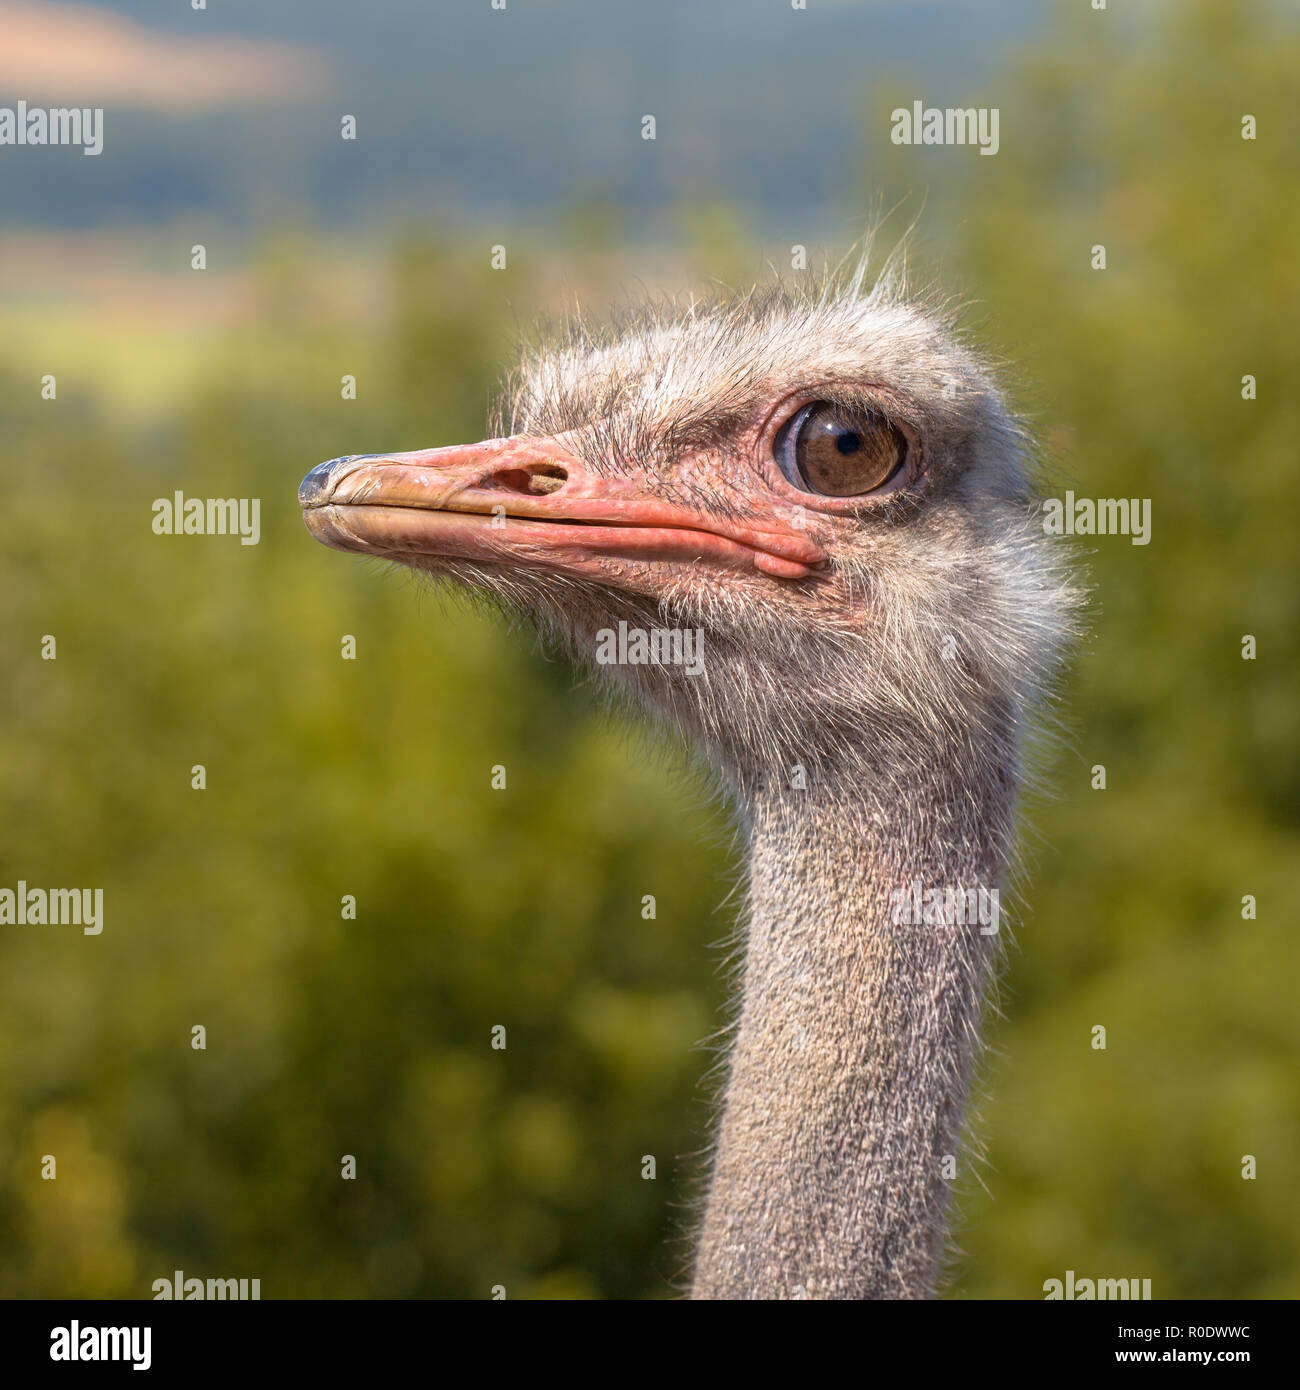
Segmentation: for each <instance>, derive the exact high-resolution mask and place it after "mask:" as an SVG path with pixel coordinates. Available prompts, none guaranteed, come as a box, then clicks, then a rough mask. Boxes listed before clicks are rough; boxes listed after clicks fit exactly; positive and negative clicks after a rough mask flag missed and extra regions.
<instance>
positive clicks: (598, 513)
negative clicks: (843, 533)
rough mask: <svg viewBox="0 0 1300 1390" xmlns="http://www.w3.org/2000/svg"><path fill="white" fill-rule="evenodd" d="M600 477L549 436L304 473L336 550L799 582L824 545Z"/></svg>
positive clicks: (321, 531)
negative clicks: (624, 564) (676, 567)
mask: <svg viewBox="0 0 1300 1390" xmlns="http://www.w3.org/2000/svg"><path fill="white" fill-rule="evenodd" d="M645 481H646V480H645V479H644V478H643V477H638V475H636V474H631V475H629V474H626V473H625V474H620V475H619V476H618V477H615V478H608V477H597V476H595V475H594V474H592V473H590V472H588V471H587V470H586V469H585V468H584V466H583V465H582V463H581V462H579V460H578V459H576V458H574V457H573V455H572V454H570V453H567V452H566V451H565V450H564V449H562V448H561V447H560V446H559V445H558V444H557V443H556V442H555V441H554V440H551V439H538V438H529V437H526V436H522V435H517V436H515V437H513V438H510V439H487V440H484V441H483V442H482V443H479V444H463V445H455V446H453V447H451V448H447V449H422V450H417V451H415V452H413V453H405V454H362V455H354V456H352V457H348V458H339V459H331V460H330V461H329V462H328V463H322V464H320V465H319V466H318V467H316V468H313V469H312V471H311V472H310V473H308V474H307V476H306V477H305V478H304V479H303V480H302V486H301V487H300V488H299V490H298V502H299V504H300V505H301V507H302V509H303V521H304V522H305V523H306V526H307V529H308V530H309V531H310V532H311V533H312V535H313V536H315V537H316V539H317V540H319V541H321V542H322V543H323V544H325V545H328V546H332V547H334V548H335V549H336V550H349V551H355V552H359V553H361V554H365V555H379V556H384V557H386V558H388V559H393V560H405V561H407V562H408V563H410V562H412V561H416V560H417V559H418V557H419V556H421V555H428V556H437V557H440V558H443V559H464V560H481V561H489V562H495V563H497V564H501V563H506V564H509V565H511V566H513V567H520V566H523V567H531V568H540V569H545V570H549V571H551V572H558V573H566V574H572V575H584V574H585V575H598V574H601V573H604V572H607V570H608V562H609V561H611V560H614V561H618V560H633V561H635V560H643V561H661V562H663V561H668V562H676V563H679V564H686V565H690V564H696V563H699V564H703V565H708V566H714V567H719V568H726V569H739V570H750V571H753V570H758V571H761V572H762V573H763V574H767V575H773V576H775V577H777V578H779V579H804V578H807V577H808V576H809V575H811V574H812V572H813V569H814V568H815V567H816V566H818V565H820V564H821V563H822V561H824V560H825V558H826V557H825V554H824V552H823V551H822V550H821V548H820V547H819V546H818V545H817V544H816V543H815V542H814V541H813V540H812V539H811V538H810V537H809V536H807V535H806V534H805V533H804V532H802V531H800V530H798V529H797V528H796V527H794V526H793V525H791V524H790V523H789V522H788V521H786V520H784V519H783V518H782V517H781V516H780V515H779V514H778V511H777V509H776V507H775V506H773V507H772V509H771V512H770V514H769V515H765V516H763V517H760V518H758V519H751V520H747V521H745V522H738V521H731V520H727V519H725V518H721V517H716V516H709V515H707V514H704V513H702V512H697V511H694V510H692V509H690V508H688V507H682V506H678V505H676V504H673V503H669V502H664V501H660V500H658V499H657V498H654V497H652V496H650V495H649V490H648V488H647V487H646V485H645Z"/></svg>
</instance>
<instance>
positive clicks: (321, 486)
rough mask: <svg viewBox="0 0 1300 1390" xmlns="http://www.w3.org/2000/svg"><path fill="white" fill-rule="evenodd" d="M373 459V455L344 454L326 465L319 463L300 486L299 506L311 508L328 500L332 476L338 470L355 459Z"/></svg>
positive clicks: (331, 487)
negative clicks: (325, 499)
mask: <svg viewBox="0 0 1300 1390" xmlns="http://www.w3.org/2000/svg"><path fill="white" fill-rule="evenodd" d="M373 457H374V455H373V454H344V455H343V456H342V457H341V458H336V459H327V460H326V461H325V462H324V463H318V464H317V465H316V467H315V468H313V469H312V470H311V472H310V473H308V474H307V476H306V477H305V478H304V479H303V480H302V482H301V483H300V484H299V485H298V505H299V506H300V507H310V506H312V505H313V504H314V503H317V502H320V501H322V500H323V499H324V498H326V497H327V496H328V495H329V494H330V492H331V491H332V490H333V487H334V481H333V476H332V475H333V473H334V470H335V469H336V468H341V467H342V466H343V465H344V464H345V463H351V462H352V461H353V460H354V459H359V458H373Z"/></svg>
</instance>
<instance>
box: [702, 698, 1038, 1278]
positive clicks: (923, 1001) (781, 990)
mask: <svg viewBox="0 0 1300 1390" xmlns="http://www.w3.org/2000/svg"><path fill="white" fill-rule="evenodd" d="M985 727H986V729H987V725H986V726H985ZM889 765H890V764H889V761H888V750H884V752H883V756H882V758H881V761H880V762H879V763H878V764H877V766H875V767H871V766H869V765H863V766H861V767H858V768H856V769H855V770H854V772H853V774H852V775H847V776H846V775H845V774H844V771H843V769H840V770H839V771H838V772H837V773H836V774H835V775H833V776H832V775H829V774H828V775H819V774H817V773H810V774H809V775H808V785H807V786H806V788H804V789H800V788H798V786H794V787H792V786H790V785H789V779H788V778H787V779H785V780H783V782H782V783H781V785H776V783H775V781H772V782H770V783H769V784H768V785H766V786H764V787H762V788H761V789H757V790H755V789H750V790H748V791H746V792H745V793H744V794H743V795H742V798H741V800H742V813H743V815H744V819H745V822H746V826H747V830H748V835H749V845H750V890H749V891H750V919H749V928H748V944H747V954H746V963H745V972H744V985H743V993H742V998H741V1008H740V1015H739V1019H738V1021H737V1026H736V1033H735V1040H734V1045H733V1048H732V1052H731V1056H730V1063H729V1073H728V1080H727V1084H726V1089H725V1095H724V1101H723V1110H722V1116H721V1122H720V1128H719V1133H718V1139H717V1145H716V1152H715V1156H714V1165H713V1171H712V1176H711V1181H710V1185H709V1191H708V1197H707V1203H706V1209H705V1215H704V1222H703V1227H702V1230H701V1233H700V1239H699V1245H698V1251H697V1258H696V1267H695V1277H694V1287H693V1297H695V1298H926V1297H929V1296H931V1294H932V1293H933V1291H934V1285H935V1280H936V1277H937V1274H938V1268H939V1262H940V1259H941V1257H942V1254H943V1249H944V1240H945V1212H946V1208H947V1204H948V1195H949V1191H950V1188H951V1186H952V1184H953V1182H954V1180H955V1179H956V1178H958V1177H959V1176H960V1173H961V1159H960V1157H959V1152H958V1149H959V1137H960V1130H961V1122H962V1110H963V1104H964V1100H965V1095H966V1089H967V1085H968V1078H969V1074H970V1069H971V1064H972V1060H973V1056H974V1052H975V1049H976V1046H977V1042H978V1037H979V1026H980V1013H981V1004H982V999H983V995H984V991H985V988H986V985H987V983H988V979H989V976H990V973H991V965H992V961H993V959H994V954H995V946H996V942H997V939H998V938H997V935H996V931H993V930H990V928H991V927H996V911H997V901H996V899H995V898H994V897H993V896H992V890H995V889H997V887H998V884H999V881H1000V879H1001V876H1002V873H1003V870H1004V867H1005V863H1006V857H1007V842H1008V837H1009V833H1010V824H1011V813H1012V804H1011V803H1012V800H1013V786H1014V781H1015V769H1014V750H1013V748H1012V746H1011V740H1010V738H1009V736H1005V737H995V738H994V739H993V740H991V741H989V740H988V739H987V736H986V741H985V742H984V743H983V745H982V746H980V747H978V748H976V747H973V746H969V745H967V746H962V745H961V744H960V743H959V742H957V741H954V742H953V744H952V745H951V746H949V747H948V748H946V749H943V750H940V749H935V751H934V756H933V757H932V758H927V759H920V760H917V759H915V758H913V759H912V760H911V763H910V767H911V769H912V771H911V773H910V774H909V776H908V777H907V779H906V780H904V781H900V779H899V777H898V775H897V774H889V773H886V772H885V771H884V769H885V768H887V767H888V766H889ZM893 766H895V767H897V766H899V764H898V763H894V764H893ZM794 780H795V781H796V783H797V782H798V780H799V777H798V775H797V774H796V775H795V778H794ZM936 894H937V895H938V896H936ZM918 917H919V918H920V920H912V919H914V918H918ZM981 918H983V920H982V921H981ZM954 919H957V920H954Z"/></svg>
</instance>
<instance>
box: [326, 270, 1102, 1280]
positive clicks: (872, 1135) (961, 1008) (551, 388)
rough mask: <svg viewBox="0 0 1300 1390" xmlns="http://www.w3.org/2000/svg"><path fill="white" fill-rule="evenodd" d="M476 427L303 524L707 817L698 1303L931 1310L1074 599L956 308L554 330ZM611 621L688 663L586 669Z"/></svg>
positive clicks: (762, 295) (915, 306)
mask: <svg viewBox="0 0 1300 1390" xmlns="http://www.w3.org/2000/svg"><path fill="white" fill-rule="evenodd" d="M492 423H493V426H494V428H495V433H496V436H497V437H495V438H491V439H487V440H485V441H483V442H481V443H476V444H468V445H456V446H452V447H448V448H436V449H429V450H421V451H416V452H408V453H387V454H365V455H352V456H348V457H344V458H338V459H332V460H330V461H329V462H327V463H322V464H320V465H319V466H318V467H316V468H314V469H313V470H312V471H311V472H310V473H308V475H307V476H306V478H305V479H304V480H303V483H302V486H301V490H300V493H299V501H300V504H301V506H302V509H303V517H304V520H305V523H306V525H307V528H308V530H309V531H310V532H311V533H312V534H313V535H314V536H315V537H316V538H317V539H318V540H320V541H322V542H323V543H324V544H325V545H327V546H331V547H333V548H335V549H339V550H344V551H350V552H355V553H359V554H362V555H369V556H378V557H382V558H386V559H390V560H395V561H398V562H400V563H402V564H404V565H407V566H410V567H412V568H414V569H416V570H420V571H425V572H427V573H429V574H432V575H434V576H437V577H439V578H442V579H446V580H451V581H454V582H455V583H458V584H461V585H468V586H472V587H473V588H474V589H476V590H479V591H485V592H487V593H488V594H490V595H493V596H495V597H496V598H497V599H499V600H501V601H503V602H504V603H505V604H506V605H508V606H509V607H510V608H512V609H514V610H517V611H519V612H522V613H523V614H524V615H526V616H527V617H528V618H529V619H530V620H531V621H532V622H534V623H535V624H536V625H537V626H538V627H539V628H540V629H542V630H543V631H544V632H545V633H547V634H548V635H549V636H551V637H552V638H554V639H557V640H559V641H560V642H562V643H564V644H565V645H567V647H568V648H569V649H570V650H571V652H572V653H573V655H574V656H575V658H576V659H577V660H578V661H579V662H585V663H587V664H590V665H592V667H593V669H595V670H596V671H598V672H599V673H600V675H601V676H602V677H603V678H605V679H607V680H609V681H611V682H613V683H614V685H615V687H616V688H617V689H618V690H619V692H620V693H621V694H622V695H623V696H624V697H626V698H630V699H631V700H632V701H633V702H634V703H636V704H637V705H639V706H640V707H642V708H643V709H644V710H646V711H647V712H649V714H650V715H651V717H652V718H653V719H656V720H658V721H661V722H663V723H665V724H667V725H668V726H670V727H671V729H673V730H674V731H676V732H677V733H678V734H680V735H681V736H683V737H684V738H685V739H686V741H687V742H688V744H690V745H691V746H693V747H694V749H696V750H697V751H698V753H699V754H700V755H701V756H702V757H703V758H704V759H705V760H706V762H707V764H708V765H709V766H710V767H711V768H712V769H713V771H714V772H715V773H716V774H717V776H718V777H719V778H720V779H721V781H722V783H723V785H724V786H725V788H726V790H727V792H728V793H729V796H730V798H731V800H732V802H733V804H734V807H735V810H736V815H737V820H738V823H739V828H740V831H741V836H742V843H743V845H744V846H745V850H746V853H747V858H748V866H747V868H748V874H747V877H748V892H747V904H746V910H745V913H744V924H745V925H744V940H745V951H744V965H743V983H742V985H741V987H740V992H739V1000H738V1010H737V1015H736V1017H735V1019H734V1021H733V1026H732V1033H733V1037H732V1041H731V1046H730V1053H729V1057H728V1060H727V1066H726V1080H725V1085H724V1087H723V1091H722V1103H721V1109H720V1115H719V1118H718V1122H717V1133H716V1140H715V1143H714V1146H713V1153H712V1158H711V1166H710V1172H709V1175H708V1180H707V1190H706V1193H705V1197H704V1202H703V1214H702V1219H701V1221H700V1229H699V1232H698V1236H697V1239H696V1242H695V1252H694V1270H693V1275H692V1287H691V1294H692V1296H693V1297H695V1298H817V1299H834V1298H853V1299H868V1298H872V1299H893V1298H927V1297H931V1296H933V1293H934V1290H935V1284H936V1280H937V1278H938V1274H939V1270H940V1265H941V1261H942V1258H943V1255H944V1247H945V1230H946V1217H947V1206H948V1195H949V1188H950V1182H951V1179H952V1178H953V1176H954V1172H955V1164H956V1157H955V1156H956V1155H957V1152H958V1149H959V1144H960V1138H961V1133H960V1132H961V1128H962V1118H963V1106H964V1102H965V1096H966V1092H967V1089H968V1087H969V1084H970V1077H971V1071H972V1066H973V1064H974V1062H975V1061H976V1058H977V1054H978V1050H979V1048H978V1045H979V1036H980V1022H981V1011H982V1004H983V997H984V995H985V992H986V990H987V989H988V987H989V983H990V980H991V977H992V975H993V966H994V962H995V957H996V942H997V939H998V934H997V932H996V931H990V929H989V926H988V924H987V923H988V920H989V919H988V915H987V914H980V916H982V917H983V921H981V920H979V919H978V918H977V917H976V915H975V914H973V913H972V912H970V911H963V910H962V909H963V907H966V908H969V907H970V905H971V903H973V902H974V901H975V900H976V898H977V894H981V895H982V896H980V899H979V900H980V901H992V902H996V896H995V890H996V887H997V885H998V884H999V883H1000V882H1001V880H1002V878H1003V876H1004V874H1005V873H1006V871H1007V868H1008V863H1009V859H1010V855H1011V849H1012V831H1013V818H1014V810H1015V801H1016V796H1017V791H1018V788H1019V787H1020V786H1021V785H1022V783H1023V780H1024V773H1023V766H1024V746H1025V732H1026V728H1027V724H1028V721H1029V720H1030V719H1031V717H1032V716H1033V715H1034V713H1035V711H1036V710H1038V709H1041V707H1042V699H1043V696H1044V695H1045V693H1046V692H1047V691H1048V690H1050V687H1051V681H1052V678H1053V676H1054V674H1055V671H1056V669H1057V667H1058V665H1059V660H1060V655H1061V652H1062V649H1063V642H1064V639H1065V638H1066V637H1067V636H1068V635H1069V633H1070V631H1071V629H1072V617H1073V613H1074V611H1075V607H1076V593H1075V589H1074V587H1073V584H1072V579H1071V575H1070V572H1069V568H1068V566H1067V565H1066V563H1065V561H1064V560H1063V558H1062V556H1061V555H1060V553H1059V551H1058V549H1057V546H1058V544H1059V543H1058V542H1054V541H1052V540H1051V539H1050V538H1049V537H1047V536H1046V535H1045V534H1044V532H1043V528H1042V526H1041V521H1040V519H1039V508H1038V502H1037V493H1036V489H1035V485H1034V469H1033V467H1032V464H1031V461H1030V460H1031V450H1030V448H1029V445H1028V441H1027V439H1026V436H1025V433H1024V431H1023V429H1022V428H1021V427H1020V426H1019V425H1018V424H1017V422H1016V421H1015V419H1014V418H1013V416H1012V415H1011V414H1010V413H1009V411H1008V409H1007V407H1006V406H1005V405H1004V403H1003V400H1002V397H1001V396H1000V394H999V391H998V389H997V387H996V385H995V383H994V381H993V378H992V376H991V374H990V371H989V369H988V367H987V366H986V365H985V364H984V362H983V361H982V360H981V359H980V358H979V357H978V356H977V355H976V354H975V353H974V352H973V351H972V350H971V349H970V348H969V347H968V346H965V345H964V344H963V343H962V342H961V341H960V338H959V336H958V334H957V330H956V327H955V324H954V322H953V316H952V314H951V313H950V312H948V311H947V310H946V309H945V308H944V307H942V306H941V305H937V304H935V303H932V302H927V301H925V300H913V299H910V298H909V297H908V295H907V293H906V289H905V287H904V286H903V284H902V283H901V276H900V275H899V274H898V273H897V272H896V271H895V270H893V269H890V268H889V267H888V266H887V267H886V270H885V272H884V273H882V275H881V276H880V277H878V278H876V279H875V280H874V281H873V282H871V283H867V280H866V274H865V270H864V269H863V267H862V266H861V265H860V266H859V267H858V268H856V269H855V270H852V271H849V272H832V273H831V274H830V275H829V276H828V277H824V278H823V279H822V280H820V281H819V282H817V283H809V284H800V285H794V286H791V285H785V284H781V283H777V284H774V285H771V286H765V287H763V288H760V289H755V290H752V291H750V292H748V293H746V294H743V295H741V296H739V297H736V298H731V299H727V298H725V297H720V298H718V299H716V300H712V301H709V302H706V303H701V302H698V301H696V300H694V299H692V300H691V301H690V302H689V303H688V304H681V305H678V304H675V303H672V302H669V303H666V304H658V305H650V306H647V307H644V308H639V309H634V310H631V311H628V312H626V313H625V314H624V316H623V317H622V318H620V319H617V320H616V321H615V322H613V323H612V324H611V325H609V326H607V327H603V328H600V327H592V326H589V325H584V324H582V323H577V322H571V323H569V324H568V325H567V326H566V327H565V328H564V329H562V330H561V331H560V332H559V333H558V334H557V335H555V337H554V339H553V340H552V341H550V342H549V343H547V344H543V345H538V346H531V347H529V348H526V349H525V351H524V354H523V358H522V361H521V364H520V365H519V367H518V368H517V369H516V370H515V371H514V372H513V373H511V374H510V376H509V377H508V379H507V385H506V389H505V391H504V392H503V401H502V404H501V405H500V406H499V407H498V409H497V413H496V418H495V419H494V421H493V422H492ZM622 623H626V624H628V630H637V631H641V632H646V633H650V632H654V631H656V630H658V631H662V630H664V629H673V630H681V631H683V632H691V633H694V632H698V633H699V634H701V641H702V647H701V652H702V660H701V661H700V662H699V663H697V669H694V670H688V669H687V668H686V667H685V666H684V665H683V664H674V663H673V662H672V661H671V660H670V659H668V658H669V656H670V655H671V653H669V652H667V651H665V650H661V652H660V656H661V658H662V659H660V660H659V661H657V662H655V661H649V662H643V663H634V662H632V661H626V662H623V663H622V664H602V663H600V662H598V661H596V660H595V657H594V654H595V653H596V651H597V648H598V646H599V644H600V643H601V642H602V639H604V640H607V635H608V633H609V632H611V631H614V630H617V629H619V626H620V624H622ZM698 668H702V669H698ZM918 902H920V903H924V904H926V906H925V908H924V910H923V911H922V912H921V913H920V914H918V913H917V912H916V911H915V910H914V907H915V904H917V903H918ZM938 904H942V905H941V906H938ZM993 925H994V927H996V925H997V922H996V914H995V915H994V918H993Z"/></svg>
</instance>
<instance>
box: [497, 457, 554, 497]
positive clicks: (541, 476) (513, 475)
mask: <svg viewBox="0 0 1300 1390" xmlns="http://www.w3.org/2000/svg"><path fill="white" fill-rule="evenodd" d="M568 481H569V472H568V469H566V468H564V467H562V466H561V465H560V464H558V463H536V464H530V465H529V466H528V467H527V468H503V469H501V471H500V472H498V473H493V474H492V475H491V476H490V477H488V478H485V479H484V480H483V481H482V483H480V484H479V486H480V487H482V488H484V489H485V490H486V491H489V492H514V493H520V494H522V495H523V496H525V497H544V496H546V495H547V494H548V493H552V492H558V491H559V490H560V489H561V488H562V487H563V486H564V485H565V483H567V482H568Z"/></svg>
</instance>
